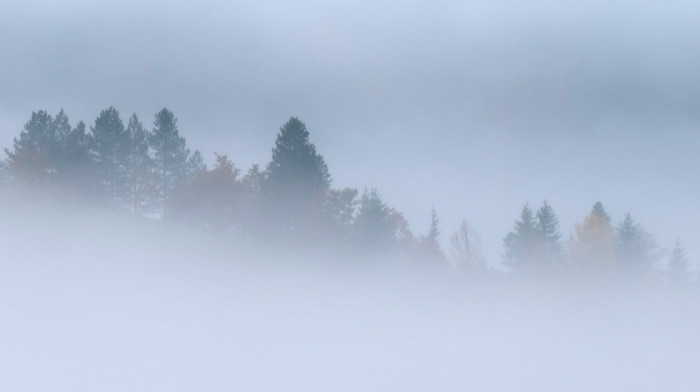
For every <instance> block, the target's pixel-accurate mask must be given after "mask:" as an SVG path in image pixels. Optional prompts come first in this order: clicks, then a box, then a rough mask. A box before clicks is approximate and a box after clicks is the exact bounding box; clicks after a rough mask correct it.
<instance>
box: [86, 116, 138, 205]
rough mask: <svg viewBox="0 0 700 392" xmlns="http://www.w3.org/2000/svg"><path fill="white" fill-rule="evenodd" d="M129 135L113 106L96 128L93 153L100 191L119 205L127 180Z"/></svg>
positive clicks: (93, 131)
mask: <svg viewBox="0 0 700 392" xmlns="http://www.w3.org/2000/svg"><path fill="white" fill-rule="evenodd" d="M128 147H129V135H128V134H127V132H126V130H125V129H124V123H123V122H122V120H121V118H120V117H119V112H118V111H117V110H116V109H115V108H114V107H109V108H107V109H105V110H103V111H102V112H100V115H99V116H98V117H97V119H96V120H95V125H94V126H93V127H92V138H91V145H90V153H91V156H92V159H93V161H94V162H95V169H96V176H97V184H98V187H99V191H100V194H101V195H102V197H104V198H105V199H106V200H107V201H108V202H110V203H112V204H118V203H119V202H120V197H121V195H122V193H123V192H124V186H125V183H126V166H127V156H128V153H127V151H128Z"/></svg>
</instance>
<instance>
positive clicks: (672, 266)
mask: <svg viewBox="0 0 700 392" xmlns="http://www.w3.org/2000/svg"><path fill="white" fill-rule="evenodd" d="M667 275H668V282H669V283H670V284H674V285H685V284H688V283H689V282H690V276H691V274H690V269H689V265H688V259H687V258H686V256H685V249H683V246H682V245H681V241H680V240H678V239H676V244H675V246H674V247H673V251H672V252H671V258H670V259H669V260H668V270H667Z"/></svg>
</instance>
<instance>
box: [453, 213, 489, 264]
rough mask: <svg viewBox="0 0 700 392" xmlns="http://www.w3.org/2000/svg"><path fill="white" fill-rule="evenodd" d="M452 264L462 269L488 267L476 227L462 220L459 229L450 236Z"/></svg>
mask: <svg viewBox="0 0 700 392" xmlns="http://www.w3.org/2000/svg"><path fill="white" fill-rule="evenodd" d="M448 259H449V261H450V264H451V265H452V268H454V269H456V270H460V271H469V272H479V271H482V270H483V269H485V268H486V258H485V257H484V255H483V252H482V250H481V241H480V240H479V236H478V235H477V234H476V232H475V231H474V229H472V227H471V226H470V225H469V224H468V223H467V220H466V219H464V220H462V224H461V225H460V226H459V229H458V230H457V231H456V232H455V233H454V234H452V236H451V237H450V256H449V258H448Z"/></svg>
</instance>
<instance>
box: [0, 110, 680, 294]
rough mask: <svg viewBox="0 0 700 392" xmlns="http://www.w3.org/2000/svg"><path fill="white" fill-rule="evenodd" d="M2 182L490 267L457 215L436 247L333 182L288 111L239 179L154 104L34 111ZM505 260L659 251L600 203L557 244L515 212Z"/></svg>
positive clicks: (554, 223)
mask: <svg viewBox="0 0 700 392" xmlns="http://www.w3.org/2000/svg"><path fill="white" fill-rule="evenodd" d="M5 153H6V158H5V159H4V161H3V162H2V171H1V173H2V176H1V178H2V184H3V186H5V187H8V188H9V187H13V186H15V185H19V184H22V185H26V184H29V185H30V186H31V187H32V188H33V189H38V190H41V191H42V192H48V194H60V195H68V196H69V197H72V198H77V199H79V200H81V201H84V202H86V203H94V204H102V205H108V206H111V207H113V208H117V209H121V210H125V211H129V212H131V213H133V214H136V215H141V216H157V217H160V218H161V219H163V220H164V221H168V222H174V223H177V224H181V225H187V226H191V227H196V228H198V229H202V230H206V231H211V232H215V233H220V234H224V235H230V236H233V237H236V238H238V239H240V240H243V241H251V242H253V243H256V242H257V243H265V244H273V245H274V246H279V247H300V248H326V249H333V250H335V251H337V252H339V253H341V252H342V253H345V254H352V255H354V256H374V255H376V256H383V257H384V258H386V256H396V258H401V259H402V260H410V261H414V262H419V263H423V264H426V265H428V264H430V265H451V266H452V268H454V269H455V270H459V271H463V272H465V273H468V274H471V275H474V276H479V275H484V274H488V273H492V270H490V269H489V267H488V263H487V261H486V258H485V257H484V255H483V252H482V249H481V245H480V241H479V237H478V235H477V234H476V233H475V231H474V229H473V228H472V227H471V225H470V224H469V223H468V222H467V221H466V220H465V221H463V222H462V224H461V225H460V227H459V228H458V230H457V231H456V232H455V233H453V234H452V235H451V236H450V237H449V249H448V252H447V254H445V253H444V252H443V251H442V249H441V248H440V244H439V240H438V238H439V236H440V228H439V219H438V216H437V213H436V211H435V209H432V210H431V211H430V215H429V218H430V219H429V221H428V222H429V225H428V230H427V232H426V233H425V234H424V235H414V234H413V233H412V232H411V230H410V228H409V225H408V222H407V221H406V219H405V218H404V216H403V214H402V213H401V212H399V211H397V210H396V209H395V208H392V207H391V206H389V205H388V204H387V203H386V202H385V201H384V200H383V199H382V197H381V196H380V194H379V192H378V191H377V190H376V189H367V188H364V189H363V190H362V192H360V191H358V190H357V189H354V188H342V189H338V188H334V187H333V186H332V177H331V175H330V172H329V170H328V167H327V165H326V163H325V160H324V158H323V156H322V155H321V154H319V153H318V152H317V151H316V147H315V146H314V144H313V143H311V142H310V140H309V131H308V130H307V128H306V125H305V124H304V123H303V122H302V121H300V120H299V119H298V118H296V117H291V118H290V119H289V120H288V121H287V122H286V123H285V124H283V125H282V127H281V128H280V130H279V133H278V134H277V139H276V141H275V145H274V147H273V149H272V155H271V158H270V161H269V163H268V164H267V165H266V166H265V167H264V168H261V167H260V166H259V165H253V166H252V167H250V168H249V169H248V170H247V171H246V172H245V174H243V173H242V171H241V169H239V168H238V167H236V165H235V164H234V163H233V162H232V161H231V160H230V159H229V157H228V156H227V155H218V154H215V157H214V158H215V159H214V164H213V167H211V168H210V167H207V165H206V164H205V163H204V157H203V156H202V154H201V153H200V152H199V151H197V150H195V151H191V150H190V148H189V147H188V146H187V142H186V140H185V138H184V137H182V136H181V135H180V133H179V129H178V125H177V118H176V117H175V115H174V114H173V113H172V112H171V111H170V110H168V109H167V108H163V109H162V110H160V111H159V112H158V113H156V114H155V116H154V119H153V126H152V128H150V129H147V128H146V127H145V126H144V125H143V123H142V122H141V121H140V119H139V118H138V116H137V115H136V114H133V115H131V116H130V117H129V119H128V120H127V121H126V124H125V123H124V121H123V120H122V118H121V116H120V114H119V112H118V111H117V110H116V109H115V108H113V107H109V108H107V109H104V110H102V111H101V112H100V114H99V115H98V116H97V118H96V119H95V121H94V124H92V125H90V126H89V127H87V126H86V124H85V123H84V122H82V121H80V122H78V123H77V124H76V125H75V127H73V126H71V124H70V121H69V118H68V116H67V115H66V113H65V112H64V111H63V110H61V111H59V112H58V114H56V115H55V116H52V115H50V114H49V113H48V112H47V111H45V110H40V111H37V112H33V113H32V115H31V118H30V119H29V121H28V122H27V123H26V124H25V125H24V127H23V129H22V131H21V132H20V134H19V136H18V137H17V138H15V139H14V143H13V146H12V149H5ZM503 243H504V252H503V265H504V266H506V267H507V268H508V269H509V270H510V271H511V272H512V274H511V275H519V276H531V275H546V274H571V273H574V274H578V275H581V274H583V275H590V276H607V275H610V276H612V275H620V276H625V277H632V278H642V277H645V278H646V277H649V276H650V275H652V274H653V273H654V271H655V270H654V269H653V267H654V265H655V264H656V263H657V262H658V261H659V259H660V258H661V255H660V253H659V251H658V247H657V245H656V243H655V242H654V239H653V236H652V235H651V234H649V233H648V232H646V231H645V230H644V229H643V228H642V227H641V226H640V225H639V224H637V223H636V222H635V221H634V220H633V219H632V217H631V216H630V214H627V215H626V216H625V218H624V219H623V221H622V222H620V223H619V224H618V225H617V226H615V227H613V226H612V224H611V219H610V217H609V216H608V214H607V213H606V212H605V209H604V208H603V205H602V204H601V203H599V202H598V203H596V204H595V205H594V206H593V208H592V210H591V212H590V213H589V214H588V215H587V216H586V217H585V219H584V221H583V223H581V224H577V225H576V226H575V228H574V231H573V233H572V234H571V236H570V238H569V239H568V241H566V243H565V242H564V241H563V240H562V234H561V233H560V229H559V223H558V220H557V216H556V214H555V212H554V209H553V208H552V207H551V206H550V205H549V204H548V203H547V202H546V201H545V202H544V203H543V204H542V206H541V207H540V208H539V209H538V210H537V211H534V212H533V211H532V210H531V209H530V207H529V206H528V205H525V206H524V207H523V208H522V211H521V214H520V218H519V219H518V220H516V222H515V225H514V228H513V230H512V231H511V232H510V233H508V234H507V235H506V236H505V238H504V241H503ZM664 279H666V280H669V281H675V282H678V283H687V282H689V281H690V279H691V272H690V269H689V263H688V260H687V258H686V256H685V252H684V250H683V248H682V246H681V244H680V242H679V241H677V242H676V245H675V248H674V250H673V252H672V253H671V256H670V259H669V260H668V269H667V271H666V273H665V276H664Z"/></svg>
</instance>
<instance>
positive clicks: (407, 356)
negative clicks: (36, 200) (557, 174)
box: [0, 208, 700, 392]
mask: <svg viewBox="0 0 700 392" xmlns="http://www.w3.org/2000/svg"><path fill="white" fill-rule="evenodd" d="M49 210H50V209H49V208H47V209H46V211H42V213H41V214H35V213H32V214H25V213H22V212H21V211H20V212H17V211H15V212H13V213H9V212H7V211H4V213H3V215H2V219H0V244H2V256H1V258H0V314H1V316H0V317H1V318H0V320H1V324H0V390H1V391H8V392H10V391H70V392H79V391H91V392H92V391H120V392H121V391H149V392H152V391H169V392H170V391H696V390H698V389H699V388H700V372H698V353H700V339H698V336H700V309H699V308H700V303H699V301H698V300H697V296H698V293H697V292H696V291H694V290H687V291H671V290H669V289H665V288H654V287H646V288H639V287H611V286H610V285H605V286H603V285H586V284H580V285H576V287H571V286H562V285H557V286H555V285H551V286H549V285H543V284H534V283H533V284H530V285H524V284H521V285H515V284H508V283H507V282H491V283H489V284H483V285H476V284H474V283H473V282H470V281H468V280H466V279H463V277H459V276H454V275H450V274H448V273H439V272H427V271H424V272H420V271H410V272H409V271H404V270H401V269H396V268H393V267H392V268H388V267H383V268H368V267H366V266H365V267H360V268H352V267H348V266H340V265H338V263H337V262H332V261H328V262H326V261H325V260H304V259H303V258H293V257H282V256H271V255H270V254H271V253H270V252H266V253H264V252H257V253H253V252H241V251H240V248H239V247H237V246H236V245H235V244H229V243H226V242H225V241H218V240H213V239H204V238H195V237H193V236H191V235H189V234H187V233H186V232H184V231H182V230H175V229H164V228H162V227H161V226H160V225H158V224H156V223H154V224H147V223H144V222H141V221H138V220H130V219H128V218H123V217H116V216H108V215H106V214H102V213H97V214H95V215H94V216H88V215H82V214H73V213H71V212H70V211H67V212H66V213H65V214H64V213H60V214H55V213H47V211H49ZM25 212H26V211H25ZM29 215H32V216H33V218H29ZM37 216H41V218H39V217H37ZM105 221H112V223H111V224H110V225H109V226H106V225H105V224H104V222H105Z"/></svg>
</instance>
